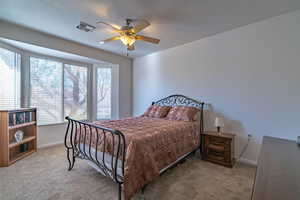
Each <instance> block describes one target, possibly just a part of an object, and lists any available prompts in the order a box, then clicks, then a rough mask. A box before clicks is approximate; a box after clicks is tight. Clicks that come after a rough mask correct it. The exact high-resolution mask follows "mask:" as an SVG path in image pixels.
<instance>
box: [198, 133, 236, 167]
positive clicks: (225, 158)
mask: <svg viewBox="0 0 300 200" xmlns="http://www.w3.org/2000/svg"><path fill="white" fill-rule="evenodd" d="M234 137H235V134H232V133H217V132H213V131H204V133H203V137H202V138H203V139H204V142H203V143H202V144H204V148H203V153H202V159H203V160H206V161H210V162H213V163H217V164H221V165H224V166H226V167H233V165H234V162H235V159H234Z"/></svg>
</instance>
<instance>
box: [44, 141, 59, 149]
mask: <svg viewBox="0 0 300 200" xmlns="http://www.w3.org/2000/svg"><path fill="white" fill-rule="evenodd" d="M63 143H64V142H54V143H49V144H43V145H41V146H38V149H44V148H48V147H53V146H58V145H62V144H63Z"/></svg>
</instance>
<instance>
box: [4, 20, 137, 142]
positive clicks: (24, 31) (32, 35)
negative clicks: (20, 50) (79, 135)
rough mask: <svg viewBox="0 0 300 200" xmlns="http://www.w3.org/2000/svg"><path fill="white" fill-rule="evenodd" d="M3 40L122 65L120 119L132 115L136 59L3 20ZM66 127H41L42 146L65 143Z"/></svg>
mask: <svg viewBox="0 0 300 200" xmlns="http://www.w3.org/2000/svg"><path fill="white" fill-rule="evenodd" d="M0 37H2V38H6V39H11V40H16V41H20V42H25V43H28V44H33V45H37V46H41V47H45V48H49V49H54V50H58V51H63V52H67V53H71V54H75V55H80V56H84V57H89V58H93V59H96V60H101V61H106V62H109V63H113V64H118V65H119V116H120V117H128V116H131V115H132V60H131V59H130V58H128V57H124V56H120V55H117V54H113V53H110V52H107V51H103V50H100V49H96V48H93V47H89V46H85V45H81V44H79V43H76V42H72V41H68V40H65V39H62V38H59V37H55V36H52V35H49V34H45V33H42V32H38V31H35V30H32V29H28V28H25V27H22V26H18V25H15V24H11V23H8V22H5V21H1V20H0ZM64 132H65V125H51V126H41V127H39V129H38V134H39V138H38V146H45V145H49V144H54V143H58V142H63V138H64Z"/></svg>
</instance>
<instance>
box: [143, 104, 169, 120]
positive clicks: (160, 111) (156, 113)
mask: <svg viewBox="0 0 300 200" xmlns="http://www.w3.org/2000/svg"><path fill="white" fill-rule="evenodd" d="M170 109H171V107H170V106H154V105H152V106H150V107H149V108H148V110H147V111H146V112H145V113H144V114H143V115H142V116H143V117H153V118H163V117H166V116H167V114H168V112H169V110H170Z"/></svg>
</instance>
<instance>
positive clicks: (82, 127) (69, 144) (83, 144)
mask: <svg viewBox="0 0 300 200" xmlns="http://www.w3.org/2000/svg"><path fill="white" fill-rule="evenodd" d="M66 120H68V126H67V131H66V134H65V146H66V149H67V158H68V161H69V168H68V170H69V171H70V170H72V169H73V167H74V164H75V161H76V158H81V159H85V160H89V161H91V162H92V163H93V164H95V165H96V166H97V168H98V170H99V171H100V172H101V173H102V174H103V175H104V176H107V177H110V178H111V179H112V180H113V181H114V182H116V183H118V189H119V199H121V190H122V184H123V183H124V179H123V177H124V165H125V154H126V151H125V137H124V135H123V134H122V132H120V131H118V130H114V129H109V128H105V127H101V126H97V125H95V124H91V123H86V122H82V121H78V120H74V119H71V118H70V117H66Z"/></svg>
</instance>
